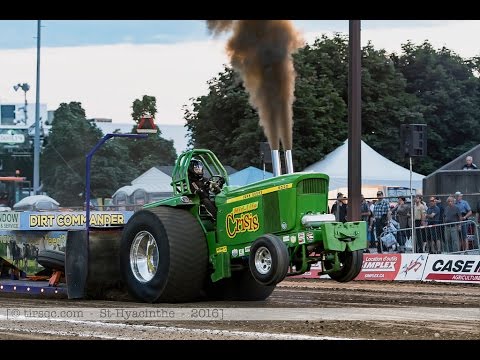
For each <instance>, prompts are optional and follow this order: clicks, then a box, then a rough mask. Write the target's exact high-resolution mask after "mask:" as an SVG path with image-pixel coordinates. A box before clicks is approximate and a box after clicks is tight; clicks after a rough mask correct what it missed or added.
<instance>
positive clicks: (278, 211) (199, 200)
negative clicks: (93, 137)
mask: <svg viewBox="0 0 480 360" xmlns="http://www.w3.org/2000/svg"><path fill="white" fill-rule="evenodd" d="M195 161H197V162H200V163H201V164H202V165H203V171H204V174H203V175H204V177H203V178H201V179H200V180H201V181H204V184H205V185H206V186H205V188H204V189H203V190H202V188H201V184H200V186H199V181H197V182H195V181H192V179H191V176H190V175H192V173H191V170H192V166H191V164H192V162H195ZM201 175H202V174H201ZM201 175H199V176H200V177H201ZM205 179H207V180H205ZM328 181H329V178H328V176H327V175H325V174H320V173H294V172H292V173H288V174H283V175H280V176H275V177H273V178H270V179H266V180H262V181H258V182H256V183H253V184H250V185H247V186H241V187H240V186H231V185H229V181H228V175H227V173H226V171H225V169H224V167H223V166H222V164H221V163H220V161H219V160H218V159H217V157H216V156H215V154H213V153H212V152H211V151H209V150H203V149H194V150H190V151H187V152H185V153H183V154H182V155H181V156H180V157H179V158H178V159H177V162H176V164H175V169H174V171H173V174H172V186H173V191H174V195H173V197H171V198H168V199H164V200H161V201H157V202H155V203H150V204H147V205H145V206H144V207H143V208H142V209H141V210H139V211H136V212H135V213H134V214H133V215H132V217H131V218H130V219H129V220H128V222H127V224H126V225H125V227H124V228H123V230H122V235H121V242H120V245H119V252H118V254H119V257H120V264H119V265H120V272H121V277H122V280H123V283H124V285H125V286H126V288H127V290H128V292H129V293H130V294H131V295H133V296H134V297H135V298H136V299H139V300H141V301H145V302H188V301H194V300H197V299H201V298H205V299H218V300H264V299H266V298H267V297H268V296H270V294H271V293H272V291H273V290H274V288H275V286H276V284H278V283H279V282H281V281H282V280H284V279H285V277H286V276H293V275H299V274H302V273H304V272H306V271H308V270H309V269H310V266H311V265H312V264H315V263H318V262H320V264H321V269H322V270H321V272H320V273H319V275H322V274H328V275H329V276H330V277H331V278H332V279H334V280H336V281H339V282H347V281H350V280H352V279H354V278H355V277H356V276H357V275H358V273H359V272H360V270H361V267H362V260H363V250H364V249H365V248H366V247H367V240H366V233H367V231H366V223H365V222H363V221H355V222H346V223H341V222H336V221H335V218H334V217H333V216H332V215H331V214H328V208H327V200H328V199H327V197H328Z"/></svg>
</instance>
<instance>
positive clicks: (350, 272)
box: [325, 250, 363, 282]
mask: <svg viewBox="0 0 480 360" xmlns="http://www.w3.org/2000/svg"><path fill="white" fill-rule="evenodd" d="M338 258H339V260H340V265H341V267H340V270H338V271H335V272H332V273H329V274H328V275H329V276H330V277H331V278H332V279H333V280H336V281H338V282H348V281H351V280H353V279H355V278H356V277H357V275H358V274H359V273H360V271H361V270H362V263H363V250H355V251H344V252H342V253H339V254H338ZM325 267H326V269H327V270H328V269H329V268H330V269H331V268H332V267H333V264H332V262H331V261H325Z"/></svg>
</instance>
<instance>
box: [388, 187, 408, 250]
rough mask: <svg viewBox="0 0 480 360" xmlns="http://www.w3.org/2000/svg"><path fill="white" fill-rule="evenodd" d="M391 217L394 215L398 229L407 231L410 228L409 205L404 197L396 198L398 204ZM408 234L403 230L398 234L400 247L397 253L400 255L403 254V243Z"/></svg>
mask: <svg viewBox="0 0 480 360" xmlns="http://www.w3.org/2000/svg"><path fill="white" fill-rule="evenodd" d="M392 215H395V218H396V219H397V221H398V224H399V225H400V229H408V228H410V227H411V223H412V221H411V211H410V205H408V204H407V199H406V198H405V196H399V197H398V203H397V206H395V208H394V209H393V210H392ZM409 233H410V231H409V230H403V231H399V232H398V244H399V245H400V246H399V252H401V253H403V252H405V242H406V240H407V237H409V236H410V234H409Z"/></svg>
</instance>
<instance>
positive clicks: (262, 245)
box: [248, 234, 290, 285]
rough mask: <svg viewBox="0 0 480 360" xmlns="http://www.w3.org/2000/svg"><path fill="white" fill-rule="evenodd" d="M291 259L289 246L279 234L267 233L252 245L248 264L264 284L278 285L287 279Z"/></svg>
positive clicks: (257, 278) (259, 281)
mask: <svg viewBox="0 0 480 360" xmlns="http://www.w3.org/2000/svg"><path fill="white" fill-rule="evenodd" d="M289 261H290V258H289V255H288V250H287V247H286V246H285V244H284V243H283V242H282V240H280V238H279V237H278V236H275V235H272V234H265V235H263V236H260V237H259V238H258V239H257V240H255V241H254V242H253V244H252V246H251V247H250V256H249V259H248V266H249V268H250V271H251V273H252V276H253V277H254V279H255V280H257V281H258V283H260V284H262V285H276V284H278V283H279V282H280V281H282V280H283V279H285V276H286V275H287V271H288V265H289Z"/></svg>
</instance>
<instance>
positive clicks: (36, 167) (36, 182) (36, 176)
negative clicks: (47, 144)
mask: <svg viewBox="0 0 480 360" xmlns="http://www.w3.org/2000/svg"><path fill="white" fill-rule="evenodd" d="M40 27H41V20H37V89H36V104H35V137H34V142H33V147H34V149H33V194H34V195H37V194H38V189H39V188H40Z"/></svg>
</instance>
